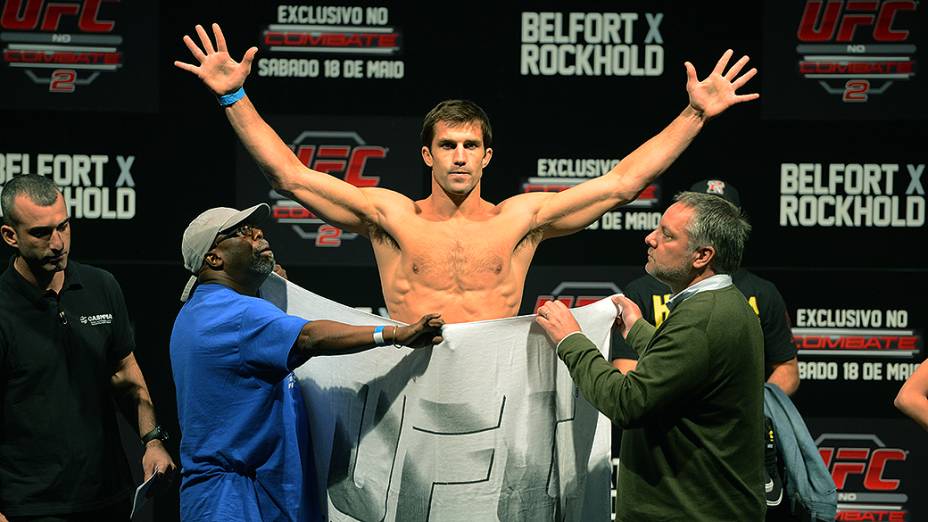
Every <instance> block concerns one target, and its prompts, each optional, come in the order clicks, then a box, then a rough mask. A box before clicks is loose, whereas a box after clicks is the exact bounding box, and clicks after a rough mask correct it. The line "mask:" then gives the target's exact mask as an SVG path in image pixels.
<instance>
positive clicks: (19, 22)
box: [0, 0, 119, 33]
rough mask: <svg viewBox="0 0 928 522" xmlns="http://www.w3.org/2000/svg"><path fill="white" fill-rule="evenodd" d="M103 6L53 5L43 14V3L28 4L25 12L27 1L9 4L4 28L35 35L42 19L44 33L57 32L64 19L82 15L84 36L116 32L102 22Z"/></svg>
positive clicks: (94, 1) (0, 21)
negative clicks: (85, 34) (32, 32)
mask: <svg viewBox="0 0 928 522" xmlns="http://www.w3.org/2000/svg"><path fill="white" fill-rule="evenodd" d="M109 1H119V0H109ZM102 2H103V0H84V2H83V5H81V4H77V3H73V2H70V3H65V2H49V3H48V4H47V5H46V6H45V9H44V13H43V12H42V11H43V9H42V3H43V0H26V2H25V3H26V5H25V8H23V0H7V1H6V3H5V4H4V5H3V15H2V17H0V27H2V28H3V29H15V30H21V31H32V30H34V29H35V28H36V26H38V25H39V19H41V20H42V25H41V27H39V30H40V31H49V32H57V31H58V30H59V28H60V26H61V19H62V18H63V17H65V16H76V15H77V14H78V11H80V15H79V16H78V19H77V27H78V29H79V30H80V31H81V32H84V33H108V32H110V31H112V30H113V27H114V26H115V25H116V22H113V21H111V20H100V18H99V16H100V4H101V3H102Z"/></svg>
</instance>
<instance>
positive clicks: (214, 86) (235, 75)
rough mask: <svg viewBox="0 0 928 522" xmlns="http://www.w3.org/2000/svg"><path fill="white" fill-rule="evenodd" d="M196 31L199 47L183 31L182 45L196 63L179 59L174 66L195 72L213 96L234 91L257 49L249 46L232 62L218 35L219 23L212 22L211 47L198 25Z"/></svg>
mask: <svg viewBox="0 0 928 522" xmlns="http://www.w3.org/2000/svg"><path fill="white" fill-rule="evenodd" d="M196 31H197V35H198V36H199V37H200V44H201V45H202V49H201V48H200V46H198V45H197V44H196V43H195V42H194V41H193V38H191V37H190V36H189V35H186V34H185V35H184V44H186V45H187V48H188V49H190V53H191V54H192V55H193V57H194V58H196V60H197V62H199V64H200V65H193V64H190V63H186V62H182V61H180V60H176V61H174V65H175V66H177V67H179V68H181V69H183V70H185V71H189V72H192V73H193V74H195V75H197V77H199V78H200V79H201V80H203V83H205V84H206V86H207V87H209V88H210V89H211V90H212V91H213V92H214V93H215V94H216V96H222V95H225V94H229V93H230V92H233V91H235V90H237V89H238V88H239V87H241V86H242V85H243V84H244V83H245V78H247V77H248V73H250V72H251V62H252V61H253V60H254V58H255V54H256V53H257V52H258V48H257V47H251V48H250V49H248V50H247V51H245V55H244V56H243V57H242V61H241V62H236V61H235V60H233V59H232V57H231V56H229V50H228V49H227V48H226V39H225V37H224V36H223V35H222V29H220V28H219V24H213V36H215V38H216V47H215V48H213V42H212V41H210V39H209V35H208V34H206V29H203V26H202V25H199V24H198V25H197V26H196Z"/></svg>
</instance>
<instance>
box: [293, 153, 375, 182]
mask: <svg viewBox="0 0 928 522" xmlns="http://www.w3.org/2000/svg"><path fill="white" fill-rule="evenodd" d="M296 155H297V157H298V158H300V162H302V163H303V164H304V165H306V166H307V167H309V168H311V169H313V170H318V171H319V172H325V173H327V174H335V173H337V172H344V173H345V175H344V178H345V181H347V182H348V183H351V184H352V185H354V186H356V187H376V186H377V185H379V184H380V177H379V176H365V175H364V169H365V167H366V166H367V160H369V159H383V158H385V157H387V149H385V148H384V147H376V146H371V145H360V146H356V147H352V146H351V145H318V146H317V145H299V146H297V147H296Z"/></svg>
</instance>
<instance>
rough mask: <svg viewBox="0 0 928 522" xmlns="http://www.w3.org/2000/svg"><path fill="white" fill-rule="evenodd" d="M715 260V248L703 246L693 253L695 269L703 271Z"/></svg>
mask: <svg viewBox="0 0 928 522" xmlns="http://www.w3.org/2000/svg"><path fill="white" fill-rule="evenodd" d="M714 259H715V247H712V246H701V247H699V248H697V249H696V250H695V251H694V252H693V268H696V269H699V270H701V269H703V268H706V267H707V266H709V264H710V263H711V262H712V260H714Z"/></svg>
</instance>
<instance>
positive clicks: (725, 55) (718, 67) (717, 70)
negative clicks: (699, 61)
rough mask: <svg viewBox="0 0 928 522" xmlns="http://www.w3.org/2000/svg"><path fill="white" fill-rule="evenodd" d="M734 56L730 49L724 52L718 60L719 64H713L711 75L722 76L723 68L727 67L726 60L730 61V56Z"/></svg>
mask: <svg viewBox="0 0 928 522" xmlns="http://www.w3.org/2000/svg"><path fill="white" fill-rule="evenodd" d="M733 54H735V52H734V51H732V50H731V49H729V50H727V51H725V52H724V53H723V54H722V57H721V58H719V62H718V63H717V64H715V69H712V74H718V75H719V76H721V75H722V72H723V71H724V70H725V67H727V66H728V60H731V55H733Z"/></svg>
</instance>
